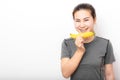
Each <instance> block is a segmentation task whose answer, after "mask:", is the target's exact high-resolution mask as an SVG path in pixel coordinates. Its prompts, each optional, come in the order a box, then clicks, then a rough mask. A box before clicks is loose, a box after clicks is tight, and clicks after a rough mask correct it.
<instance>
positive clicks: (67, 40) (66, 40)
mask: <svg viewBox="0 0 120 80" xmlns="http://www.w3.org/2000/svg"><path fill="white" fill-rule="evenodd" d="M63 41H64V42H74V41H75V39H72V38H66V39H64V40H63Z"/></svg>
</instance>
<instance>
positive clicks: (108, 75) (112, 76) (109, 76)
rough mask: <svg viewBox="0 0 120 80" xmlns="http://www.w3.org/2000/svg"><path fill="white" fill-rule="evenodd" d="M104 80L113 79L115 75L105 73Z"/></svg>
mask: <svg viewBox="0 0 120 80" xmlns="http://www.w3.org/2000/svg"><path fill="white" fill-rule="evenodd" d="M105 80H115V77H114V75H113V74H106V77H105Z"/></svg>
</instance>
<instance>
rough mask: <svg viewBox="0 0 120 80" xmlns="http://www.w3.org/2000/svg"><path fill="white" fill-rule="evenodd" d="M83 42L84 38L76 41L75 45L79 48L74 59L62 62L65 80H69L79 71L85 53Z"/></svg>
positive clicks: (64, 59)
mask: <svg viewBox="0 0 120 80" xmlns="http://www.w3.org/2000/svg"><path fill="white" fill-rule="evenodd" d="M82 41H83V40H82V38H78V39H76V41H75V44H76V46H77V50H76V51H75V53H74V55H73V56H72V58H62V60H61V69H62V75H63V76H64V77H65V78H68V77H70V76H71V75H72V73H73V72H74V71H75V70H76V69H77V67H78V65H79V63H80V61H81V59H82V56H83V54H84V52H85V48H84V46H83V43H82Z"/></svg>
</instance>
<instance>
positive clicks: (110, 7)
mask: <svg viewBox="0 0 120 80" xmlns="http://www.w3.org/2000/svg"><path fill="white" fill-rule="evenodd" d="M81 2H88V3H91V4H92V5H93V6H94V7H95V9H96V13H97V24H96V26H95V32H96V34H97V35H98V36H101V37H104V38H107V39H110V40H111V42H112V44H113V48H114V54H115V58H116V62H115V63H114V72H115V77H116V80H120V76H119V74H120V68H119V67H120V36H119V35H120V30H119V29H120V5H119V0H97V1H96V0H0V80H68V79H64V78H63V77H62V74H61V69H60V55H61V42H62V40H63V39H64V38H68V37H69V33H72V32H75V29H74V25H73V20H72V10H73V8H74V7H75V6H76V5H77V4H78V3H81Z"/></svg>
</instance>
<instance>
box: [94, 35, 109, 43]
mask: <svg viewBox="0 0 120 80" xmlns="http://www.w3.org/2000/svg"><path fill="white" fill-rule="evenodd" d="M96 40H97V41H102V42H108V41H109V39H107V38H103V37H99V36H96Z"/></svg>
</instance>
